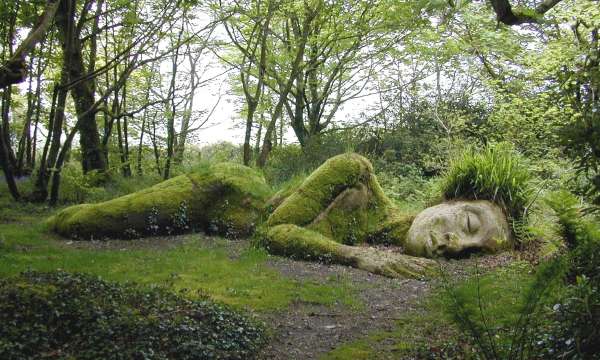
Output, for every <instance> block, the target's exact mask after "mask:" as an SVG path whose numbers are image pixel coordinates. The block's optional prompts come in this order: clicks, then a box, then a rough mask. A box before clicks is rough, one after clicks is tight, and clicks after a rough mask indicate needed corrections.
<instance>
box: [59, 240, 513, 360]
mask: <svg viewBox="0 0 600 360" xmlns="http://www.w3.org/2000/svg"><path fill="white" fill-rule="evenodd" d="M184 242H185V237H182V236H179V237H177V236H173V237H154V238H148V239H141V240H136V241H129V240H123V241H121V240H110V241H94V242H77V241H66V242H65V246H68V247H71V248H77V249H82V250H83V249H85V250H93V249H103V250H121V251H130V250H148V249H149V250H164V249H169V248H175V247H177V246H180V245H182V244H183V243H184ZM223 244H224V242H223V241H222V239H218V238H211V237H205V236H203V240H202V246H205V247H209V248H210V247H212V246H218V247H223ZM225 244H226V245H225V247H226V251H227V253H228V255H229V257H230V258H231V259H236V258H237V257H239V256H240V254H242V253H243V252H244V250H246V248H247V247H248V246H249V245H248V242H247V241H227V242H225ZM512 260H513V259H512V255H511V254H510V253H504V254H499V255H494V256H485V257H477V258H469V259H462V260H448V261H443V262H441V263H440V266H441V269H443V271H444V273H445V274H446V275H447V276H448V278H449V279H456V278H461V277H466V276H467V273H468V272H469V271H472V269H473V268H474V266H475V263H477V264H478V266H479V269H480V271H482V272H485V271H487V270H491V269H495V268H497V267H499V266H503V265H506V264H507V263H509V262H511V261H512ZM267 266H268V267H270V268H272V269H274V270H276V271H277V272H278V273H279V274H280V275H281V276H282V277H285V278H290V279H293V280H296V281H298V282H314V283H319V284H323V285H325V286H326V285H327V284H331V282H332V280H333V281H334V282H335V279H339V280H340V281H342V280H346V281H347V279H350V281H351V284H350V285H351V287H352V288H354V289H357V290H358V291H357V292H356V293H357V296H358V299H357V300H358V301H357V304H359V305H357V306H348V305H345V304H342V303H335V304H333V305H324V304H320V303H318V302H315V303H313V302H310V301H302V300H297V301H293V302H292V303H291V304H290V305H289V306H287V308H285V309H283V310H276V311H258V312H256V315H257V317H258V318H259V319H261V320H262V321H264V322H265V323H266V324H267V326H268V328H269V333H270V342H269V343H268V344H267V346H266V347H265V348H264V350H263V352H262V353H261V355H260V358H261V359H281V360H284V359H286V360H287V359H290V360H291V359H319V358H321V357H323V356H324V355H326V354H328V353H329V352H330V351H332V350H334V349H336V348H337V347H339V346H341V345H343V344H346V343H350V342H352V341H356V340H360V339H362V338H365V337H368V336H369V335H370V334H373V333H382V332H389V331H393V330H394V328H395V327H396V324H397V322H398V320H400V319H402V318H405V317H406V316H407V314H408V315H411V316H421V315H423V314H421V312H423V311H424V310H423V309H422V307H420V306H419V304H420V303H421V302H422V301H423V300H425V299H426V298H427V297H428V296H430V293H431V290H432V288H433V287H434V286H435V284H436V281H435V280H433V281H432V280H428V281H425V280H416V279H390V278H386V277H382V276H378V275H374V274H371V273H368V272H365V271H362V270H357V269H353V268H349V267H345V266H339V265H326V264H319V263H310V262H304V261H295V260H290V259H287V258H281V257H270V258H269V260H268V261H267ZM412 335H414V334H412ZM417 336H418V334H417ZM375 344H376V346H380V347H382V348H381V349H371V351H372V353H374V354H380V355H382V356H381V358H402V357H396V356H394V350H393V349H390V348H389V346H388V348H387V349H386V348H385V347H386V345H393V344H386V341H382V342H377V343H375ZM386 354H387V355H386ZM378 358H379V357H378Z"/></svg>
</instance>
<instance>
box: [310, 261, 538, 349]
mask: <svg viewBox="0 0 600 360" xmlns="http://www.w3.org/2000/svg"><path fill="white" fill-rule="evenodd" d="M471 270H473V271H474V269H471ZM532 270H533V267H532V266H531V265H530V264H529V263H526V262H521V261H516V262H514V263H512V264H511V265H509V266H507V267H504V268H499V269H496V270H493V271H491V272H489V273H486V274H484V275H481V277H480V279H479V281H477V277H476V276H473V275H474V274H471V276H469V277H468V278H467V279H463V280H460V281H459V282H458V283H456V284H454V283H452V284H450V283H448V284H450V285H451V286H453V287H454V289H455V291H457V292H459V293H461V294H462V295H463V296H464V297H465V298H468V299H471V301H470V302H469V303H468V304H467V306H468V307H470V308H473V307H478V306H479V304H478V303H477V302H476V299H477V293H478V292H479V293H480V294H481V295H482V306H483V308H484V311H485V315H486V321H488V323H489V324H490V325H491V326H492V327H496V328H506V327H508V326H509V325H510V324H514V322H515V321H516V320H517V319H516V308H517V306H518V305H519V304H520V299H521V298H520V295H522V294H523V293H524V291H525V289H526V288H527V287H528V285H529V284H531V282H532V281H533V274H532ZM478 283H479V285H478ZM478 287H479V290H478ZM451 301H452V299H451V297H450V296H449V294H448V293H447V292H446V291H444V288H443V286H442V284H439V286H438V287H437V288H436V289H435V290H433V293H432V295H431V296H428V297H427V298H426V299H424V300H422V301H421V302H420V303H419V304H418V305H417V309H416V310H414V311H412V312H409V313H406V314H404V315H403V316H402V317H401V318H399V319H398V321H397V323H396V327H395V329H394V330H392V331H377V332H374V333H372V334H370V335H368V336H367V337H364V338H361V339H358V340H356V341H353V342H349V343H346V344H343V345H342V346H340V347H338V348H336V349H334V350H332V351H331V352H329V353H327V354H325V355H324V356H322V357H321V360H341V359H401V358H405V357H408V358H419V359H421V358H459V359H460V358H464V357H465V352H469V353H471V352H472V349H470V348H469V345H467V342H466V341H465V339H464V337H462V335H460V332H459V330H458V329H457V328H456V326H455V325H454V324H453V322H452V320H451V314H450V310H451V308H452V307H451ZM430 356H431V357H430ZM434 356H435V357H434Z"/></svg>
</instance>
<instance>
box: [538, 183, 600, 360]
mask: <svg viewBox="0 0 600 360" xmlns="http://www.w3.org/2000/svg"><path fill="white" fill-rule="evenodd" d="M548 203H549V205H550V206H551V207H552V208H553V209H554V211H555V212H556V214H557V216H558V218H559V222H560V225H561V227H562V232H563V236H564V237H565V239H566V241H567V243H568V245H569V248H570V249H571V251H570V252H569V253H568V254H567V258H568V261H569V272H568V277H567V281H568V284H567V291H566V294H565V296H564V297H563V299H562V300H561V301H560V302H559V303H557V304H556V305H555V306H554V308H553V310H554V316H555V317H554V327H553V329H552V331H551V332H552V336H550V337H548V338H547V339H545V340H546V342H547V343H549V346H548V347H550V349H551V350H552V354H553V355H554V356H557V357H563V358H577V357H578V358H583V359H588V358H589V359H592V358H594V356H596V358H597V356H598V354H600V343H599V342H598V339H599V338H600V326H599V325H598V324H600V228H599V227H598V225H597V223H596V222H592V221H587V219H585V218H583V217H582V216H581V213H582V211H581V207H582V204H581V202H580V201H579V200H578V199H577V198H575V197H574V196H573V195H572V194H570V193H568V192H558V193H555V194H553V196H551V197H550V200H549V201H548Z"/></svg>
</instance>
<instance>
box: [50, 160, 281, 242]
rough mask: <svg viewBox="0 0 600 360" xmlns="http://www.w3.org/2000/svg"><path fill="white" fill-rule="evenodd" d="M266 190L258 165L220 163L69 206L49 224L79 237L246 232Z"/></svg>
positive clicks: (232, 235) (255, 215)
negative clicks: (112, 196)
mask: <svg viewBox="0 0 600 360" xmlns="http://www.w3.org/2000/svg"><path fill="white" fill-rule="evenodd" d="M269 194H270V190H269V187H268V186H267V185H266V183H265V181H264V178H263V177H262V176H260V175H259V174H258V173H257V172H256V171H254V170H252V169H250V168H248V167H245V166H242V165H238V164H232V163H221V164H216V165H213V166H211V167H210V168H207V169H203V170H201V171H199V172H197V173H193V174H188V175H181V176H178V177H175V178H172V179H169V180H167V181H164V182H162V183H159V184H157V185H155V186H152V187H150V188H147V189H144V190H141V191H138V192H135V193H133V194H130V195H126V196H123V197H119V198H116V199H113V200H110V201H106V202H103V203H99V204H82V205H76V206H73V207H69V208H67V209H64V210H63V211H61V212H59V213H58V214H57V215H56V216H54V217H53V218H51V219H49V221H48V224H49V226H50V228H51V229H52V230H54V231H56V232H57V233H59V234H61V235H63V236H68V237H74V238H82V239H92V238H104V237H112V238H123V237H126V238H127V237H139V236H144V235H154V234H158V233H177V232H183V231H185V230H188V229H189V228H193V229H197V230H203V231H207V232H211V233H218V234H223V235H226V236H230V237H237V236H247V235H249V234H250V233H251V232H252V231H253V229H254V227H255V225H256V222H257V221H258V219H259V217H260V216H261V214H262V211H263V208H264V204H265V202H266V200H267V199H268V197H269Z"/></svg>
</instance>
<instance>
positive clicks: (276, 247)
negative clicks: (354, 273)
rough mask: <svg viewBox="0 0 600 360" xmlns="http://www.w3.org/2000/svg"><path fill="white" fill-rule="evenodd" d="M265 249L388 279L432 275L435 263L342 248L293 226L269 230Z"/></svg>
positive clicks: (378, 251) (349, 247)
mask: <svg viewBox="0 0 600 360" xmlns="http://www.w3.org/2000/svg"><path fill="white" fill-rule="evenodd" d="M262 245H263V246H264V247H266V248H267V250H268V251H269V252H270V253H272V254H275V255H282V256H287V257H291V258H296V259H302V260H309V261H320V262H325V263H335V264H341V265H347V266H352V267H355V268H358V269H362V270H365V271H369V272H371V273H374V274H379V275H383V276H388V277H394V278H396V277H413V278H420V277H424V276H428V275H431V274H432V273H433V271H434V269H435V264H436V263H435V262H434V261H432V260H428V259H424V258H416V257H412V256H408V255H404V254H401V253H398V252H392V251H385V250H380V249H376V248H373V247H364V246H348V245H344V244H340V243H338V242H336V241H333V240H332V239H330V238H328V237H326V236H323V235H321V234H320V233H318V232H315V231H313V230H309V229H306V228H302V227H299V226H297V225H292V224H284V225H277V226H274V227H271V228H269V230H268V231H267V233H266V234H265V236H264V237H263V238H262Z"/></svg>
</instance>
